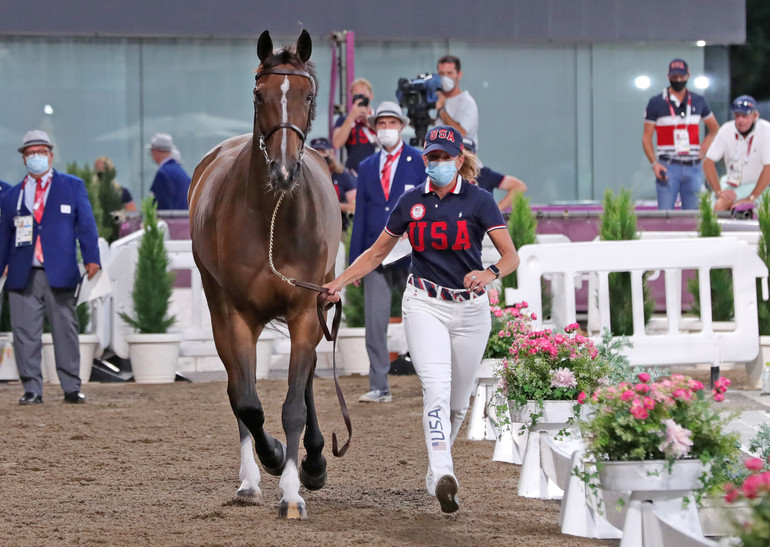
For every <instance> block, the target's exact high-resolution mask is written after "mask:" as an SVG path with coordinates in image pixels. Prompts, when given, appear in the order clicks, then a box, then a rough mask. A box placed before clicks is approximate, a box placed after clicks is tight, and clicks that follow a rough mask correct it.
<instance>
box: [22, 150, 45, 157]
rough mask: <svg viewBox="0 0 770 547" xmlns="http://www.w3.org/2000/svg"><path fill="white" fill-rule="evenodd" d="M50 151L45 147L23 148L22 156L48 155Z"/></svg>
mask: <svg viewBox="0 0 770 547" xmlns="http://www.w3.org/2000/svg"><path fill="white" fill-rule="evenodd" d="M50 153H51V152H50V151H49V150H48V149H47V148H46V149H45V150H25V151H24V157H25V158H31V157H32V156H48V155H49V154H50Z"/></svg>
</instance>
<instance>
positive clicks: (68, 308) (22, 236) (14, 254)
mask: <svg viewBox="0 0 770 547" xmlns="http://www.w3.org/2000/svg"><path fill="white" fill-rule="evenodd" d="M19 152H20V153H21V155H22V159H23V161H24V166H25V167H26V169H27V175H26V176H25V177H24V179H23V180H22V181H21V182H20V183H19V184H17V185H16V186H14V187H13V188H11V189H10V190H9V191H8V193H7V195H6V197H5V198H4V199H3V200H2V211H0V271H2V270H4V269H5V268H6V267H7V268H8V270H7V275H8V277H7V280H6V283H5V288H6V290H8V301H9V306H10V311H11V327H12V330H13V349H14V352H15V355H16V365H17V367H18V369H19V378H20V379H21V383H22V386H23V387H24V395H23V396H22V398H21V399H20V400H19V404H21V405H37V404H41V403H42V402H43V375H42V372H41V366H40V365H41V363H40V359H41V351H42V341H41V337H42V334H43V315H45V316H46V317H47V318H48V320H49V322H50V324H51V332H52V334H53V341H54V350H55V351H54V353H55V354H56V372H57V375H58V377H59V381H60V383H61V388H62V391H63V392H64V402H65V403H84V402H85V396H83V394H82V393H80V387H81V379H80V348H79V344H78V330H79V329H78V318H77V314H76V313H75V289H76V287H77V286H78V283H80V281H81V274H80V269H79V268H78V255H77V246H78V245H77V244H79V246H80V252H81V254H82V256H83V263H84V265H85V271H86V275H87V276H88V278H89V279H91V278H93V276H94V275H96V273H97V272H98V271H99V269H100V261H99V245H98V235H97V232H96V221H95V220H94V213H93V210H92V209H91V203H90V202H89V201H88V194H87V192H86V186H85V183H84V182H83V181H82V180H80V179H79V178H76V177H73V176H71V175H67V174H64V173H59V172H58V171H56V170H55V169H52V168H51V166H52V164H53V144H51V140H50V139H49V137H48V135H47V134H46V133H45V132H44V131H40V130H34V131H30V132H28V133H27V134H26V135H24V139H23V141H22V145H21V147H20V148H19Z"/></svg>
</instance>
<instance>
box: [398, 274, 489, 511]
mask: <svg viewBox="0 0 770 547" xmlns="http://www.w3.org/2000/svg"><path fill="white" fill-rule="evenodd" d="M402 307H403V318H404V319H403V321H404V331H405V332H406V340H407V344H408V345H409V354H410V355H411V357H412V363H413V364H414V369H415V371H416V372H417V375H418V376H419V378H420V383H421V384H422V401H423V417H422V422H423V429H424V432H425V445H426V446H427V448H428V474H427V476H426V479H425V482H426V486H427V488H428V493H430V494H431V495H432V496H435V495H436V484H437V483H438V480H439V479H440V478H441V477H443V476H444V475H451V476H452V477H454V464H453V463H452V444H453V443H454V440H455V438H456V437H457V433H458V431H459V430H460V426H461V425H462V423H463V420H464V419H465V414H466V412H467V411H468V406H469V405H470V397H471V394H472V392H473V387H474V380H475V378H476V373H477V371H478V368H479V364H480V363H481V358H482V356H483V355H484V349H485V348H486V345H487V339H488V338H489V330H490V328H491V319H490V315H489V299H488V298H487V295H486V294H483V295H481V296H478V297H476V298H473V299H472V300H466V301H463V302H454V301H447V300H441V299H438V298H431V297H429V296H428V293H427V292H426V291H424V290H422V289H418V288H417V287H414V286H412V285H407V286H406V291H405V292H404V298H403V300H402Z"/></svg>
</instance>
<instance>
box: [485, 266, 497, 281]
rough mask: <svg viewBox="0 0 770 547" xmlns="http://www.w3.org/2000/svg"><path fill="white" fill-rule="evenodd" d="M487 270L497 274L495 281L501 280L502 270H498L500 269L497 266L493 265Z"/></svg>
mask: <svg viewBox="0 0 770 547" xmlns="http://www.w3.org/2000/svg"><path fill="white" fill-rule="evenodd" d="M487 270H489V271H490V272H492V273H493V274H495V279H500V270H499V269H498V267H497V266H495V265H494V264H492V265H491V266H489V267H488V268H487Z"/></svg>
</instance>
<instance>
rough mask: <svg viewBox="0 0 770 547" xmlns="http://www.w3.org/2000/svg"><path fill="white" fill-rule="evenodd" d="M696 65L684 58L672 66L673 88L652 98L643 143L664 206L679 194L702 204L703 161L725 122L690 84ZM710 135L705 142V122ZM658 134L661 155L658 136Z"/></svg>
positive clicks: (690, 205)
mask: <svg viewBox="0 0 770 547" xmlns="http://www.w3.org/2000/svg"><path fill="white" fill-rule="evenodd" d="M689 78H690V69H689V67H688V66H687V63H686V62H685V61H684V60H683V59H674V60H673V61H671V62H670V63H669V65H668V79H669V84H670V85H669V87H667V88H666V89H664V90H663V93H662V94H660V95H655V96H653V97H652V98H651V99H650V101H649V102H648V103H647V109H646V111H645V120H644V133H643V134H642V148H643V150H644V153H645V155H646V156H647V160H648V161H649V162H650V167H652V172H653V174H654V175H655V187H656V192H657V197H658V209H673V208H674V205H675V204H676V201H677V197H679V199H680V201H681V203H682V209H697V208H698V193H699V192H700V191H701V189H702V188H703V170H702V169H701V165H700V163H701V160H702V159H703V158H704V156H705V155H706V152H707V151H708V148H709V145H710V144H711V141H712V140H713V139H714V135H716V133H717V131H718V130H719V124H718V123H717V119H716V117H715V116H714V114H713V113H712V112H711V110H710V109H709V106H708V103H707V102H706V99H705V98H704V97H703V96H702V95H698V94H697V93H692V92H691V91H690V90H688V89H687V80H688V79H689ZM701 121H703V122H704V123H705V124H706V129H707V134H706V137H705V138H704V139H703V144H701V143H700V135H699V129H700V122H701ZM653 133H655V134H657V145H658V150H657V156H656V155H655V147H654V146H653V144H652V135H653Z"/></svg>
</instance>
